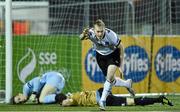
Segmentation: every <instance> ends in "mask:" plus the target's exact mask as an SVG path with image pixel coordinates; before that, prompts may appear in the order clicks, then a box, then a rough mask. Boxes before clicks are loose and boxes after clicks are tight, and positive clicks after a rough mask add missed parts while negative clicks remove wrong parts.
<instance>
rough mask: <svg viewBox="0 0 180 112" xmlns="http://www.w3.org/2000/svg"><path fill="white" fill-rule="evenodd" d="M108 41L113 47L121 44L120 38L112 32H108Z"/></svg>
mask: <svg viewBox="0 0 180 112" xmlns="http://www.w3.org/2000/svg"><path fill="white" fill-rule="evenodd" d="M109 39H110V41H111V43H112V45H113V46H115V47H117V46H119V44H120V42H121V40H120V38H119V37H118V36H117V34H116V33H115V32H113V31H112V30H111V31H110V32H109Z"/></svg>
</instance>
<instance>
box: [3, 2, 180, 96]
mask: <svg viewBox="0 0 180 112" xmlns="http://www.w3.org/2000/svg"><path fill="white" fill-rule="evenodd" d="M179 6H180V2H179V1H178V0H111V1H108V0H69V1H66V0H29V1H27V0H24V1H23V0H17V1H13V2H12V28H13V39H12V40H13V65H12V66H13V83H12V84H13V85H12V87H13V95H15V94H17V93H19V92H22V85H23V83H25V82H27V81H28V80H30V79H32V78H33V77H35V76H39V75H41V74H43V73H45V72H47V71H52V70H53V71H59V72H61V73H62V74H63V75H64V77H65V80H66V85H65V88H64V90H63V92H64V93H66V92H75V91H80V90H96V89H97V88H98V87H102V86H103V82H104V81H105V77H104V75H103V74H102V72H101V70H100V68H99V66H98V65H97V63H96V59H95V55H96V54H95V52H94V50H93V49H91V46H92V45H91V44H90V42H89V41H85V42H81V41H80V39H79V38H78V36H79V34H80V33H81V32H82V30H83V28H85V27H92V26H93V23H94V21H95V20H96V19H102V20H103V21H104V22H105V24H106V27H108V28H110V29H112V30H113V31H115V32H116V33H117V34H118V35H119V37H120V38H121V40H122V43H123V45H124V48H125V55H124V56H125V57H124V64H123V65H124V66H123V73H124V75H123V78H124V79H129V78H131V79H132V80H133V82H134V85H133V88H134V89H135V91H136V93H165V92H167V93H179V92H180V86H179V85H180V79H179V74H180V51H179V50H180V46H179V42H180V38H179V37H180V36H179V33H180V31H179V29H180V28H179V23H180V19H179V17H180V16H179V13H178V10H180V9H179ZM4 8H5V5H4V2H0V58H1V60H0V96H1V98H2V97H4V90H5V63H6V62H5V44H4V43H5V36H4V31H5V30H4V27H5V26H4V21H5V19H4V18H5V17H4V16H5V15H4V14H5V10H4ZM116 75H117V76H119V72H118V71H117V73H116ZM113 92H114V93H119V94H121V93H127V91H126V90H125V89H124V88H113Z"/></svg>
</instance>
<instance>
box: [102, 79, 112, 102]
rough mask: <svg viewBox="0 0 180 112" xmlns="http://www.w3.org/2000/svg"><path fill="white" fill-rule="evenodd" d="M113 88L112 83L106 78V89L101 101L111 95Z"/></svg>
mask: <svg viewBox="0 0 180 112" xmlns="http://www.w3.org/2000/svg"><path fill="white" fill-rule="evenodd" d="M111 89H112V84H111V83H110V82H109V81H107V80H106V82H105V83H104V89H103V92H102V96H101V99H100V100H101V101H106V98H107V96H108V95H109V92H110V91H111Z"/></svg>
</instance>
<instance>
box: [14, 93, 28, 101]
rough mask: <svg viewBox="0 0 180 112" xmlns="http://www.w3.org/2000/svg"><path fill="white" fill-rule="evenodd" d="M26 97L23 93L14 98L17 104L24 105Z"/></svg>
mask: <svg viewBox="0 0 180 112" xmlns="http://www.w3.org/2000/svg"><path fill="white" fill-rule="evenodd" d="M26 99H27V98H26V96H24V95H23V94H21V93H19V94H18V95H16V96H15V97H14V102H15V103H17V104H18V103H24V102H25V101H26Z"/></svg>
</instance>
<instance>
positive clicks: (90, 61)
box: [85, 48, 105, 83]
mask: <svg viewBox="0 0 180 112" xmlns="http://www.w3.org/2000/svg"><path fill="white" fill-rule="evenodd" d="M85 69H86V73H87V75H88V77H89V78H90V79H91V80H92V81H94V82H97V83H102V82H104V81H105V77H104V75H103V73H102V71H101V69H100V68H99V66H98V64H97V61H96V51H94V50H93V49H92V48H91V49H89V51H88V53H87V55H86V58H85Z"/></svg>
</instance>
